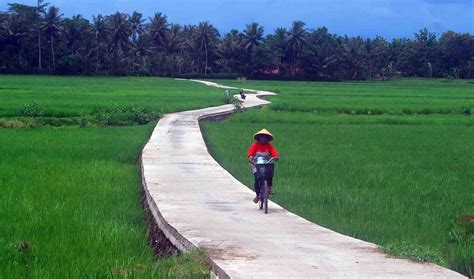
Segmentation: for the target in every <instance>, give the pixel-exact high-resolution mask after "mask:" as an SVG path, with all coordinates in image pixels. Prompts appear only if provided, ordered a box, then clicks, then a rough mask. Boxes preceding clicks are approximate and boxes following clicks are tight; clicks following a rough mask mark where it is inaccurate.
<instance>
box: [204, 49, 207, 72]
mask: <svg viewBox="0 0 474 279" xmlns="http://www.w3.org/2000/svg"><path fill="white" fill-rule="evenodd" d="M204 51H205V52H206V64H205V66H204V67H205V68H204V75H205V76H207V44H206V43H204Z"/></svg>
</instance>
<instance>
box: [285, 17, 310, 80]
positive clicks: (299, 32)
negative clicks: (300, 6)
mask: <svg viewBox="0 0 474 279" xmlns="http://www.w3.org/2000/svg"><path fill="white" fill-rule="evenodd" d="M305 25H306V24H305V23H304V22H302V21H295V22H293V25H292V26H291V28H290V30H289V31H288V42H287V47H288V49H290V50H291V51H292V53H293V75H296V64H297V59H298V53H299V52H300V51H301V50H302V49H303V46H304V45H305V44H306V30H305V28H304V27H305Z"/></svg>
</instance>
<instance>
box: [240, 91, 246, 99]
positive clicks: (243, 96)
mask: <svg viewBox="0 0 474 279" xmlns="http://www.w3.org/2000/svg"><path fill="white" fill-rule="evenodd" d="M239 94H240V98H242V100H245V98H247V96H245V93H244V90H242V89H240V91H239Z"/></svg>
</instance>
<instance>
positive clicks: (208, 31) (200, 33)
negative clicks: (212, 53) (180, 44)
mask: <svg viewBox="0 0 474 279" xmlns="http://www.w3.org/2000/svg"><path fill="white" fill-rule="evenodd" d="M196 36H197V37H196V40H197V41H198V43H199V49H200V50H201V51H202V50H204V57H205V58H204V60H205V65H204V75H207V70H208V63H209V48H210V47H211V45H212V44H215V42H216V41H217V38H218V37H219V32H218V31H217V29H216V28H215V27H214V26H212V24H210V23H209V22H208V21H204V22H200V23H199V26H198V28H197V34H196Z"/></svg>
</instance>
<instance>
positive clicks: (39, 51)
mask: <svg viewBox="0 0 474 279" xmlns="http://www.w3.org/2000/svg"><path fill="white" fill-rule="evenodd" d="M41 58H42V57H41V30H40V29H39V28H38V69H40V70H41V69H42V68H43V66H42V64H43V63H42V61H41Z"/></svg>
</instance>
